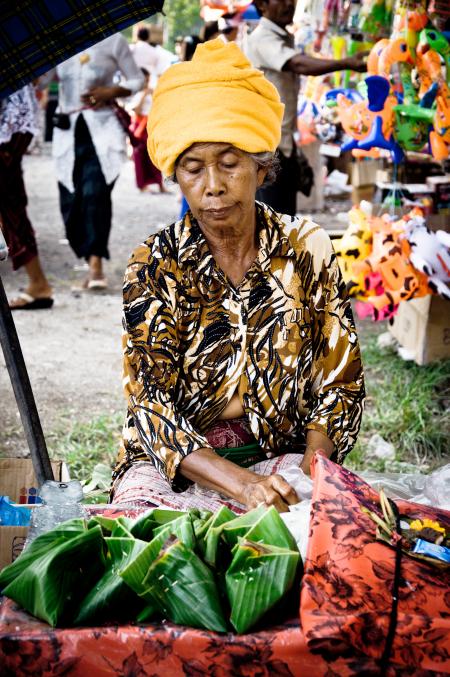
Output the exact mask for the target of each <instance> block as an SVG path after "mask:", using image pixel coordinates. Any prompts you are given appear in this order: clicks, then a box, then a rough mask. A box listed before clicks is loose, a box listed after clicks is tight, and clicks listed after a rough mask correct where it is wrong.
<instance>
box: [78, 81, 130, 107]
mask: <svg viewBox="0 0 450 677" xmlns="http://www.w3.org/2000/svg"><path fill="white" fill-rule="evenodd" d="M129 94H130V90H129V89H125V88H124V87H119V86H112V87H104V86H100V85H99V86H97V87H91V89H89V90H88V91H87V92H86V93H85V94H83V95H82V96H81V101H82V102H83V103H84V105H85V106H89V108H93V109H94V110H98V109H99V108H103V106H108V105H110V104H111V103H112V102H113V101H114V99H115V98H116V97H118V96H129Z"/></svg>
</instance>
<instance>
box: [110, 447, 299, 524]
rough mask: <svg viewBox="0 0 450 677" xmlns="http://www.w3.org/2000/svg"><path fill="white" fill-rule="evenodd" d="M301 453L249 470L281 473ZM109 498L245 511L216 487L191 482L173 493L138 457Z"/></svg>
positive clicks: (295, 462) (175, 507) (126, 502)
mask: <svg viewBox="0 0 450 677" xmlns="http://www.w3.org/2000/svg"><path fill="white" fill-rule="evenodd" d="M302 458H303V454H283V455H282V456H277V457H276V458H270V459H267V460H266V461H261V462H260V463H256V464H255V465H252V466H250V468H249V470H253V472H255V473H257V474H258V475H274V474H275V473H282V471H283V470H286V469H287V468H290V467H291V466H296V467H298V466H299V465H300V462H301V460H302ZM111 502H112V503H114V505H115V506H117V505H126V506H139V507H148V508H151V507H156V506H163V507H165V508H171V509H172V510H189V509H190V508H198V509H199V510H212V511H213V512H215V511H216V510H219V508H221V507H222V506H223V505H226V506H227V508H230V510H233V511H234V512H235V513H236V514H237V515H241V514H242V513H244V512H246V510H247V508H246V507H245V506H244V505H242V503H238V502H237V501H234V500H232V499H229V498H226V497H224V496H222V495H221V494H218V493H217V492H216V491H210V490H209V489H203V487H200V486H199V485H198V484H192V485H191V486H190V487H189V488H188V489H186V491H183V492H181V493H176V492H174V491H172V490H171V488H170V486H169V485H168V483H167V482H166V480H165V479H163V478H162V477H161V475H160V474H159V472H158V471H157V470H156V468H155V466H154V465H153V463H151V462H149V461H141V462H139V463H135V464H133V465H132V466H131V467H130V468H129V469H128V470H127V471H126V473H125V474H124V475H123V476H122V477H121V478H120V479H119V481H118V482H117V485H116V487H115V488H114V493H113V495H112V498H111Z"/></svg>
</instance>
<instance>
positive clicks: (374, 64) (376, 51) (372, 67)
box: [367, 38, 390, 75]
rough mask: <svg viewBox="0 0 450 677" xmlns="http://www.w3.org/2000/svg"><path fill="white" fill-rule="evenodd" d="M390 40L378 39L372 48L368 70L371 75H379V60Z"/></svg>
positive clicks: (368, 58) (368, 60)
mask: <svg viewBox="0 0 450 677" xmlns="http://www.w3.org/2000/svg"><path fill="white" fill-rule="evenodd" d="M389 42H390V41H389V40H388V39H387V38H383V39H382V40H378V42H376V43H375V44H374V46H373V47H372V49H371V50H370V53H369V56H368V57H367V72H368V74H369V75H378V61H379V58H380V55H381V52H382V51H383V49H384V48H385V47H387V46H388V45H389Z"/></svg>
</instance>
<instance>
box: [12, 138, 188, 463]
mask: <svg viewBox="0 0 450 677" xmlns="http://www.w3.org/2000/svg"><path fill="white" fill-rule="evenodd" d="M24 169H25V183H26V186H27V191H28V198H29V215H30V218H31V222H32V223H33V225H34V228H35V230H36V233H37V236H38V245H39V251H40V254H41V258H42V261H43V264H44V268H45V271H46V273H47V274H48V276H49V278H50V280H51V283H52V285H53V286H54V291H55V305H54V307H53V308H52V309H51V310H40V311H33V312H30V311H28V312H25V311H24V312H16V313H15V314H14V320H15V323H16V328H17V332H18V334H19V338H20V341H21V345H22V350H23V353H24V356H25V361H26V364H27V368H28V372H29V375H30V380H31V384H32V387H33V391H34V395H35V398H36V402H37V406H38V410H39V413H40V416H41V419H42V425H43V428H44V432H45V433H46V434H48V433H50V432H51V431H52V430H53V429H54V428H55V426H56V425H57V424H58V422H59V421H60V420H61V417H64V416H69V417H70V418H72V417H73V418H75V419H77V420H80V421H87V420H89V419H91V418H94V417H95V416H97V415H99V414H107V413H111V412H112V411H120V410H121V409H123V408H124V400H123V397H122V390H121V345H120V334H121V285H122V278H123V273H124V270H125V266H126V262H127V259H128V256H129V254H130V252H131V250H132V249H133V248H134V246H136V245H137V244H138V243H139V242H140V241H142V240H143V239H144V238H145V237H146V236H147V235H148V234H150V233H152V232H154V231H155V230H157V229H159V228H160V227H161V225H164V224H167V223H170V222H171V221H172V220H173V219H174V218H175V217H176V215H177V213H178V210H179V203H178V201H177V196H176V194H175V192H176V189H175V187H173V188H172V190H173V191H174V194H170V195H169V194H166V195H160V194H159V193H155V194H148V193H141V192H139V191H138V190H137V188H136V187H135V183H134V175H133V165H132V163H131V162H127V163H126V165H125V166H124V168H123V171H122V174H121V176H120V178H119V180H118V182H117V184H116V186H115V188H114V192H113V203H114V206H113V209H114V218H113V227H112V232H111V239H110V254H111V259H110V261H109V262H107V264H106V274H107V277H108V280H109V283H110V288H109V289H108V292H107V293H101V294H98V293H96V294H94V293H89V294H88V293H84V294H79V295H78V296H74V294H73V293H72V292H71V285H73V284H74V283H75V282H77V281H78V280H81V279H82V278H83V275H84V273H83V271H80V270H75V269H74V267H75V266H80V264H82V263H83V262H82V261H79V260H78V259H77V258H76V257H75V255H74V254H73V252H72V250H71V249H70V247H69V246H68V245H67V244H64V243H63V238H64V230H63V224H62V221H61V217H60V213H59V206H58V191H57V186H56V180H55V176H54V172H53V163H52V159H51V157H50V146H49V144H46V145H45V148H44V150H43V153H42V154H41V155H31V156H26V157H25V160H24ZM0 274H1V276H2V280H3V284H4V285H5V289H6V293H7V294H8V296H10V297H12V295H13V294H14V293H15V292H16V291H17V289H18V288H19V287H22V286H24V285H25V276H24V275H23V273H21V272H20V271H19V272H18V273H15V274H14V273H13V272H12V269H11V263H10V262H9V261H6V262H2V263H0ZM0 403H1V405H0V429H1V430H2V431H3V432H2V433H1V434H0V452H2V451H3V452H5V453H8V455H16V454H18V455H21V454H23V453H24V452H25V448H26V445H25V442H24V441H23V435H22V431H21V426H20V422H19V419H18V414H17V408H16V403H15V400H14V395H13V392H12V388H11V384H10V381H9V377H8V373H7V371H6V367H5V363H4V359H3V354H2V352H1V350H0Z"/></svg>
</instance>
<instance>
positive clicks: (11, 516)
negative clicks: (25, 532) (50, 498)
mask: <svg viewBox="0 0 450 677" xmlns="http://www.w3.org/2000/svg"><path fill="white" fill-rule="evenodd" d="M30 519H31V510H29V509H28V508H19V507H17V506H15V505H13V503H12V502H11V499H10V498H9V496H0V526H2V527H27V526H29V524H30Z"/></svg>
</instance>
